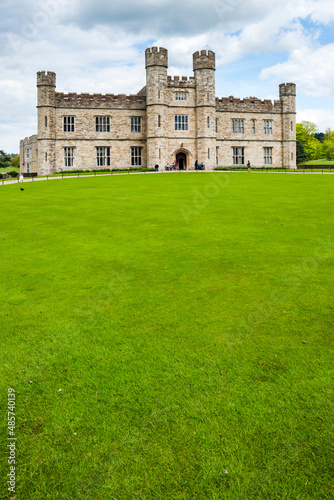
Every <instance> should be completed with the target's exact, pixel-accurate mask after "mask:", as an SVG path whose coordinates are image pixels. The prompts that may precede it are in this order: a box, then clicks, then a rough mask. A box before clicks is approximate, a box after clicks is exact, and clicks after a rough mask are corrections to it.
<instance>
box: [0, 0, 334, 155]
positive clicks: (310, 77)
mask: <svg viewBox="0 0 334 500" xmlns="http://www.w3.org/2000/svg"><path fill="white" fill-rule="evenodd" d="M0 16H1V20H2V21H1V27H0V47H1V52H0V63H1V68H2V71H1V76H0V95H1V113H0V149H4V150H5V151H7V152H13V153H15V152H18V148H19V140H20V139H21V138H23V137H26V136H29V135H31V134H34V133H36V72H37V71H40V70H52V71H56V73H57V89H58V90H59V91H65V92H68V91H70V92H71V91H72V92H111V93H129V94H130V93H137V92H138V91H139V90H140V89H141V88H142V87H143V85H144V84H145V68H144V50H145V48H146V47H148V46H152V45H158V46H162V47H166V48H167V49H168V50H169V74H171V75H179V76H183V75H185V76H191V75H192V54H193V52H195V51H196V50H200V49H208V48H209V49H211V50H213V51H214V52H216V61H217V72H216V95H217V97H223V96H229V95H234V96H236V97H241V98H243V97H248V96H256V97H259V98H262V99H277V98H278V85H279V84H280V83H283V82H290V81H291V82H295V83H296V84H297V121H301V120H308V121H312V122H314V123H316V124H317V126H318V128H319V130H320V131H324V130H325V129H326V128H328V127H329V128H333V129H334V65H333V64H332V61H333V59H334V34H333V26H334V2H333V1H332V0H295V1H294V3H292V2H291V0H289V1H288V0H281V1H280V2H274V1H270V0H267V2H263V0H247V1H246V0H207V2H205V3H204V2H203V1H199V0H191V1H190V0H177V1H176V0H168V1H167V0H155V1H154V2H153V0H142V1H141V2H140V3H139V2H138V1H135V0H127V2H123V3H119V2H117V3H116V2H115V1H110V2H108V3H106V2H105V1H104V0H94V1H93V0H2V2H1V4H0Z"/></svg>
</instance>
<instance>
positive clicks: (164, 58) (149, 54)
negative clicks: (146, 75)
mask: <svg viewBox="0 0 334 500" xmlns="http://www.w3.org/2000/svg"><path fill="white" fill-rule="evenodd" d="M149 66H163V67H164V68H168V50H167V49H164V48H163V47H159V48H158V47H149V48H148V49H146V50H145V68H146V69H147V68H148V67H149Z"/></svg>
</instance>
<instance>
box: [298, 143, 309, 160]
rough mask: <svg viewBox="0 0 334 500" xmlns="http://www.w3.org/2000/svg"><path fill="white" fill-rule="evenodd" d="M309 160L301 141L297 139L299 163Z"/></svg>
mask: <svg viewBox="0 0 334 500" xmlns="http://www.w3.org/2000/svg"><path fill="white" fill-rule="evenodd" d="M306 160H307V153H306V151H305V149H304V146H303V145H302V143H301V142H300V141H297V163H298V164H299V163H304V161H306Z"/></svg>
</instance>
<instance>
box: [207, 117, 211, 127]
mask: <svg viewBox="0 0 334 500" xmlns="http://www.w3.org/2000/svg"><path fill="white" fill-rule="evenodd" d="M206 124H207V127H208V128H210V116H208V117H207V119H206Z"/></svg>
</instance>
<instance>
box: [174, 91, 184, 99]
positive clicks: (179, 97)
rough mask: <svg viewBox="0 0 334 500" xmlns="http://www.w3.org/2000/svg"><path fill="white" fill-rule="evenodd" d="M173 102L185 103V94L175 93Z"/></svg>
mask: <svg viewBox="0 0 334 500" xmlns="http://www.w3.org/2000/svg"><path fill="white" fill-rule="evenodd" d="M175 100H176V101H186V100H187V92H175Z"/></svg>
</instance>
